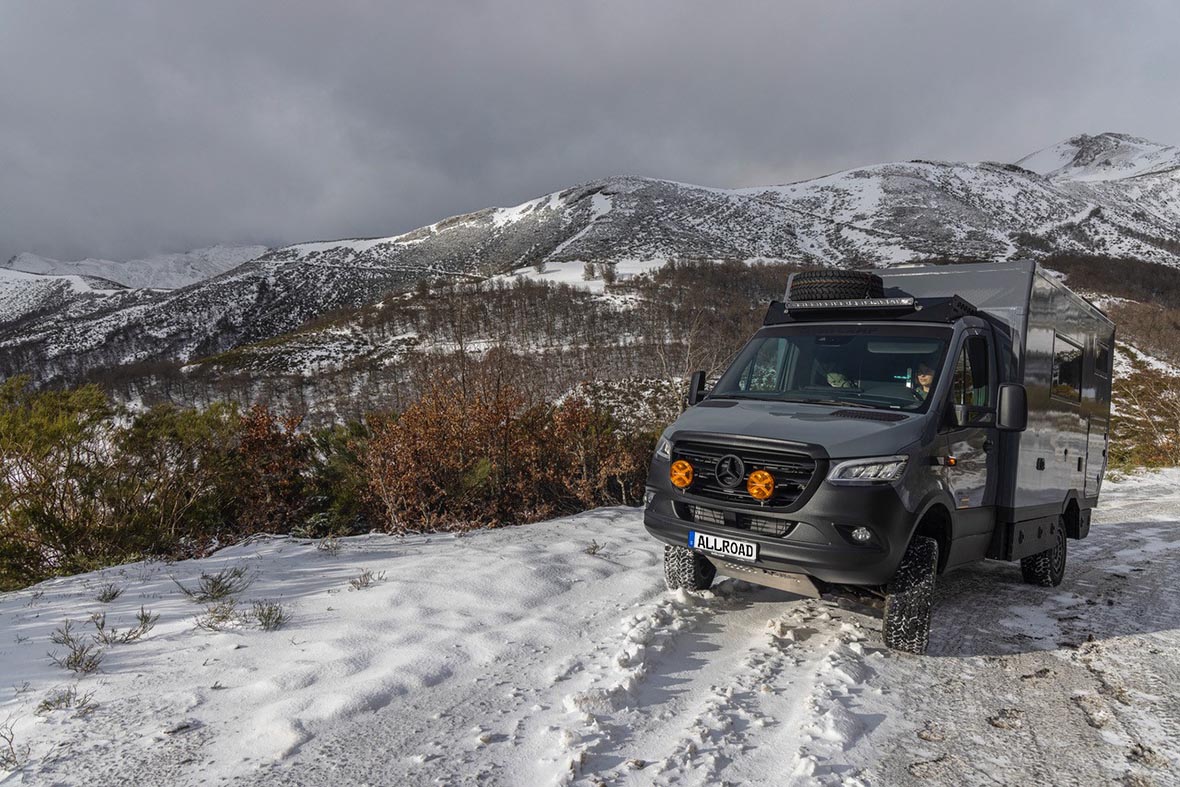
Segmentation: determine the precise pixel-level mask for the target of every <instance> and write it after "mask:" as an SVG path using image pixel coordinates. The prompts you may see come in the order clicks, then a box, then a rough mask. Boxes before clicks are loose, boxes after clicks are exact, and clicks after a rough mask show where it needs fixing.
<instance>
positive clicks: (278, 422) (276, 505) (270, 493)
mask: <svg viewBox="0 0 1180 787" xmlns="http://www.w3.org/2000/svg"><path fill="white" fill-rule="evenodd" d="M299 423H300V419H299V418H296V417H291V416H288V417H281V416H279V415H276V414H275V413H274V412H272V411H271V410H269V409H267V408H265V407H262V406H261V405H255V406H254V407H252V408H251V409H250V411H249V412H247V413H246V414H245V415H244V416H242V419H241V423H240V425H239V429H238V440H239V442H238V451H237V459H238V468H237V469H238V473H239V474H240V485H239V487H238V489H239V495H238V497H237V500H236V508H237V511H236V517H235V520H236V525H237V528H236V529H237V531H238V533H239V534H245V535H248V534H252V533H287V532H290V531H291V530H292V529H293V528H295V527H296V526H298V525H301V524H302V523H303V521H304V519H305V518H306V517H307V515H308V514H309V513H310V512H309V503H310V497H309V494H308V491H309V483H308V476H309V474H310V463H311V447H312V446H311V440H310V438H309V437H308V436H307V435H304V434H300V433H299V432H298V429H299Z"/></svg>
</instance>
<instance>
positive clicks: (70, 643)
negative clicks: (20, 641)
mask: <svg viewBox="0 0 1180 787" xmlns="http://www.w3.org/2000/svg"><path fill="white" fill-rule="evenodd" d="M49 639H50V641H51V642H53V644H55V645H62V646H64V647H65V648H66V653H65V655H64V656H59V655H58V654H57V653H50V654H49V659H50V660H51V661H52V662H53V663H54V664H56V665H57V666H59V667H62V668H64V669H68V670H70V671H72V672H77V673H78V674H79V675H89V674H91V673H92V672H97V671H98V667H99V665H100V664H102V656H103V653H102V650H101V649H100V648H99V647H98V643H97V642H95V641H94V640H91V641H89V642H87V641H86V640H85V639H83V638H82V637H81V636H79V635H78V634H75V633H74V631H73V623H71V622H70V621H68V620H67V621H66V622H65V623H63V624H62V625H60V626H58V627H57V628H56V629H54V632H53V634H51V635H50V637H49Z"/></svg>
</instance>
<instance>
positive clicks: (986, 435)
mask: <svg viewBox="0 0 1180 787" xmlns="http://www.w3.org/2000/svg"><path fill="white" fill-rule="evenodd" d="M950 368H951V370H952V373H953V375H954V379H953V380H952V385H951V390H950V397H949V399H950V400H949V401H948V402H947V403H946V412H945V414H944V420H943V427H942V430H943V435H942V436H943V439H944V441H945V443H944V445H945V450H946V458H945V460H944V461H943V462H942V472H943V480H944V482H945V483H946V486H947V489H948V490H949V491H950V494H951V497H952V498H953V500H954V502H955V508H956V512H955V516H954V520H955V522H954V525H955V528H954V529H955V532H954V534H953V538H954V542H955V543H954V544H953V545H952V555H951V558H952V562H959V560H963V561H965V560H972V559H975V558H977V557H983V555H984V553H985V552H986V551H987V546H988V543H989V542H990V539H991V534H992V529H993V528H994V525H995V503H996V485H997V482H998V473H997V471H996V463H997V457H998V456H999V433H998V431H997V430H996V404H995V399H996V384H995V379H996V367H995V359H994V355H993V352H992V338H991V335H990V334H989V333H988V332H987V331H984V330H978V329H977V330H972V331H969V332H967V333H966V334H964V336H963V340H962V342H961V344H960V345H959V347H958V351H957V355H956V356H955V362H954V365H953V366H951V367H950ZM955 558H959V560H955Z"/></svg>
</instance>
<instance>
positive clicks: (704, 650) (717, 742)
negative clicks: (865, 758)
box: [562, 582, 874, 785]
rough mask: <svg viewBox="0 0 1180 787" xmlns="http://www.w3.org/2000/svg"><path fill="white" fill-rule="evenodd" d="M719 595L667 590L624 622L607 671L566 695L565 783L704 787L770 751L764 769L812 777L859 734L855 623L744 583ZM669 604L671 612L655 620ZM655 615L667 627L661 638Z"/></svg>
mask: <svg viewBox="0 0 1180 787" xmlns="http://www.w3.org/2000/svg"><path fill="white" fill-rule="evenodd" d="M716 591H717V593H716V594H714V593H703V594H683V593H680V594H669V596H670V599H671V600H670V601H669V602H664V604H662V605H660V606H657V607H656V609H655V611H654V612H653V613H652V614H649V615H646V616H638V619H637V618H629V619H627V620H626V621H625V623H624V628H625V630H626V631H625V633H624V635H623V637H622V642H623V645H622V646H621V647H619V646H618V643H614V646H615V648H616V658H615V662H614V664H613V665H612V667H611V668H610V669H600V670H597V671H596V672H597V678H598V679H597V680H595V681H592V682H591V683H590V684H589V685H587V686H584V687H583V688H582V689H581V690H580V691H578V692H577V693H575V694H571V695H569V696H567V698H566V704H567V708H568V709H569V710H570V712H571V715H572V716H573V717H574V718H573V724H572V725H571V727H569V728H567V729H565V730H564V731H563V733H562V734H563V736H564V742H565V743H566V744H567V746H569V751H570V759H569V771H568V777H567V778H566V779H565V781H567V782H576V783H580V784H601V783H611V784H615V783H637V784H678V785H679V784H711V783H717V782H718V781H720V780H723V779H724V778H725V777H728V776H729V775H730V773H731V771H732V772H735V773H741V772H743V771H746V770H747V769H748V765H749V764H750V763H758V764H759V767H761V764H762V761H763V760H765V759H766V757H762V756H759V755H760V754H766V755H768V756H769V758H770V759H771V760H773V761H775V762H773V763H772V770H771V771H770V772H772V773H784V772H789V771H791V770H794V771H797V772H798V776H799V778H800V779H802V780H803V781H810V782H814V783H817V784H819V783H823V779H822V778H820V777H821V776H823V775H824V774H825V773H827V771H826V770H825V767H824V766H820V765H818V764H817V763H818V762H819V761H821V760H826V759H828V758H829V757H831V756H834V755H835V754H837V753H838V752H840V751H842V750H843V749H844V748H846V747H848V746H850V745H852V743H853V742H855V740H856V739H857V738H859V736H860V735H861V734H863V732H864V730H865V723H864V722H863V721H862V720H861V719H860V717H859V716H858V714H857V713H856V712H855V711H854V710H852V709H851V707H850V706H851V705H852V703H853V702H854V701H855V696H856V694H858V693H859V692H860V691H862V690H864V689H861V688H857V686H856V684H858V683H862V682H864V681H866V680H868V679H869V678H870V677H871V676H872V675H873V674H874V673H873V670H871V669H870V668H868V667H867V666H866V665H865V664H864V663H863V655H864V647H863V644H862V642H863V640H864V639H865V636H864V634H863V633H862V631H861V628H860V626H861V624H860V622H859V621H857V622H839V621H836V620H835V619H834V618H833V615H837V616H841V615H848V616H849V617H851V618H855V617H856V616H855V615H851V614H850V613H844V612H843V611H841V610H837V609H834V608H833V607H831V606H830V605H828V604H826V603H823V602H812V601H803V600H799V599H794V598H793V597H791V596H788V595H786V594H781V593H777V592H776V591H769V590H762V589H757V590H753V589H751V588H750V586H748V585H745V584H744V583H734V582H723V583H722V584H720V585H719V586H718V587H717V588H716ZM687 599H693V600H694V601H695V602H696V606H694V607H689V606H687V605H685V603H684V602H685V600H687ZM669 605H672V607H674V609H675V610H676V612H675V613H674V614H673V616H672V617H670V618H669V619H667V620H664V621H661V620H660V618H661V616H662V615H663V614H666V611H667V610H669V608H670V607H669ZM661 610H663V611H664V612H661ZM768 615H772V616H773V617H771V618H770V619H769V620H768V619H767V616H768ZM651 622H657V623H661V625H663V626H665V629H664V631H663V632H661V634H660V635H659V636H658V638H654V639H653V637H652V636H651V635H650V631H649V629H648V624H649V623H651ZM639 632H642V633H639ZM637 633H639V635H638V637H637V636H636V634H637ZM636 639H639V640H640V641H642V642H643V643H645V644H644V645H643V647H641V648H636V647H635V644H634V643H635V640H636ZM648 643H655V644H654V645H653V644H648Z"/></svg>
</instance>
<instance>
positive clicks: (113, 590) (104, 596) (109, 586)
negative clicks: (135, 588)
mask: <svg viewBox="0 0 1180 787" xmlns="http://www.w3.org/2000/svg"><path fill="white" fill-rule="evenodd" d="M121 595H123V588H121V587H119V586H118V585H116V584H115V583H114V582H108V583H106V584H105V585H103V586H102V590H100V591H98V595H97V596H95V597H94V600H95V601H98V602H100V603H102V604H110V603H111V602H112V601H114V600H115V599H117V598H118V597H119V596H121Z"/></svg>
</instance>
